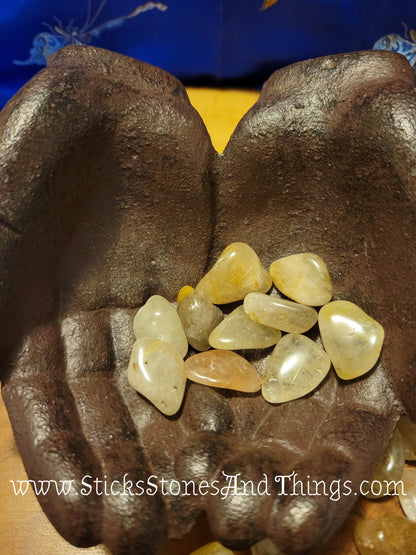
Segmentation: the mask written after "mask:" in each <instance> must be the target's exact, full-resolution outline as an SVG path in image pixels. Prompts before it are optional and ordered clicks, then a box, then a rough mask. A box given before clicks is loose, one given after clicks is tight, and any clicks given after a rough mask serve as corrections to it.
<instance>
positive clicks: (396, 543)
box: [354, 513, 416, 555]
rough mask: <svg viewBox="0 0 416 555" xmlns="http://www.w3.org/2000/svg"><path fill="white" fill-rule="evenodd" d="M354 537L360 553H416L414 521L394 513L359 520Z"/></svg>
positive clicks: (381, 554) (388, 554) (394, 554)
mask: <svg viewBox="0 0 416 555" xmlns="http://www.w3.org/2000/svg"><path fill="white" fill-rule="evenodd" d="M354 539H355V544H356V546H357V549H358V551H359V552H360V554H361V555H416V523H415V522H412V521H410V520H408V519H407V518H406V517H404V516H401V515H398V514H395V513H392V514H386V515H384V516H380V517H378V518H372V519H365V520H361V521H360V522H359V523H358V525H357V526H356V528H355V532H354Z"/></svg>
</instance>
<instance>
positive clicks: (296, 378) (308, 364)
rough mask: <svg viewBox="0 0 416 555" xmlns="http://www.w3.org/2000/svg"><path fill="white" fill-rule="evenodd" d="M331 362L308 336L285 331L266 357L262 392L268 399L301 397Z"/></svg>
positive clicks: (315, 383)
mask: <svg viewBox="0 0 416 555" xmlns="http://www.w3.org/2000/svg"><path fill="white" fill-rule="evenodd" d="M330 366H331V361H330V360H329V356H328V355H327V354H326V352H325V351H324V350H323V349H322V347H320V346H319V345H318V344H317V343H315V342H314V341H312V340H311V339H309V337H306V336H305V335H300V334H297V333H289V334H287V335H284V336H283V337H282V339H281V340H280V341H279V343H278V344H277V345H276V347H275V348H274V349H273V352H272V354H271V355H270V357H269V360H268V361H267V364H266V368H265V375H264V381H263V385H262V389H261V392H262V395H263V397H264V398H265V399H266V401H268V402H269V403H285V402H287V401H291V400H292V399H298V398H299V397H303V396H304V395H307V394H308V393H310V392H311V391H313V390H314V389H315V388H316V387H317V386H318V385H319V384H320V383H321V382H322V380H323V379H324V378H325V376H326V375H327V374H328V372H329V368H330Z"/></svg>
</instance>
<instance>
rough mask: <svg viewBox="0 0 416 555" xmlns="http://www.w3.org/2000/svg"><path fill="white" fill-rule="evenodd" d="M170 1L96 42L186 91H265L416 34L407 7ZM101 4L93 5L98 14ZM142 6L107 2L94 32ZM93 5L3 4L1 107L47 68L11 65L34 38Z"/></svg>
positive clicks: (373, 1)
mask: <svg viewBox="0 0 416 555" xmlns="http://www.w3.org/2000/svg"><path fill="white" fill-rule="evenodd" d="M262 1H263V0H223V1H221V0H192V1H190V0H165V4H166V5H167V6H168V9H167V10H166V11H164V12H162V11H158V10H156V9H155V10H152V11H148V12H146V13H142V14H140V15H138V16H137V17H134V18H131V19H128V20H126V21H124V23H123V24H122V25H121V26H118V27H114V28H109V29H107V30H105V31H103V32H102V34H101V36H99V37H93V38H92V39H91V43H92V44H95V45H97V46H100V47H104V48H109V49H111V50H115V51H117V52H121V53H124V54H128V55H130V56H133V57H136V58H139V59H141V60H144V61H146V62H149V63H151V64H155V65H157V66H159V67H162V68H164V69H166V70H167V71H169V72H171V73H173V74H174V75H176V76H177V77H179V78H180V79H181V80H183V81H185V83H199V84H217V85H221V84H227V85H230V84H234V85H236V84H238V85H240V86H260V85H261V83H262V82H263V81H264V80H265V79H266V78H267V77H268V76H269V75H270V74H271V73H272V72H273V71H274V70H275V69H278V68H279V67H282V66H284V65H287V64H289V63H292V62H295V61H299V60H304V59H307V58H312V57H316V56H322V55H326V54H333V53H338V52H347V51H352V50H362V49H367V48H371V47H372V46H373V44H374V42H375V41H376V39H378V38H379V37H380V36H382V35H384V34H387V33H392V32H394V33H401V34H403V33H404V27H403V25H402V23H405V24H407V26H408V27H409V29H410V28H412V27H416V2H415V1H413V0H411V1H409V0H360V1H359V0H278V2H277V3H276V4H275V5H274V6H272V7H271V8H269V9H267V10H265V11H261V6H262ZM100 2H101V0H92V11H95V10H96V9H97V8H98V6H99V4H100ZM140 3H145V0H143V1H142V2H140V0H107V2H106V3H105V5H104V7H103V9H102V11H101V13H100V15H99V17H98V18H97V20H96V22H95V23H94V25H93V27H96V26H98V25H101V24H102V23H104V22H106V21H109V20H112V19H114V18H118V17H120V16H123V15H127V14H129V13H130V12H132V11H133V10H134V8H136V7H137V6H138V5H139V4H140ZM87 7H88V0H60V1H59V2H51V1H50V0H1V3H0V45H1V48H0V52H1V56H0V106H1V105H3V104H4V103H5V102H6V101H7V100H8V98H10V97H11V96H12V95H13V94H14V93H15V92H16V90H17V89H18V88H20V86H22V85H23V84H24V82H25V81H27V80H28V79H30V77H32V76H33V75H34V74H35V73H36V72H37V71H39V69H40V68H41V66H39V65H23V66H22V65H15V64H14V60H18V61H19V60H20V61H24V60H27V59H28V58H29V57H30V55H29V52H30V49H31V48H32V43H33V39H34V38H35V37H36V36H37V35H38V34H39V33H42V32H45V31H46V32H47V31H48V29H47V28H46V27H45V26H44V25H43V24H42V22H47V23H49V24H51V25H56V24H57V23H56V21H55V20H54V17H56V18H58V19H59V20H61V21H62V24H63V26H64V27H65V26H67V25H68V24H69V23H70V22H71V20H72V21H73V25H74V26H78V27H82V25H83V23H84V22H85V19H86V14H87Z"/></svg>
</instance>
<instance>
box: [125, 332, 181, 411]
mask: <svg viewBox="0 0 416 555" xmlns="http://www.w3.org/2000/svg"><path fill="white" fill-rule="evenodd" d="M127 379H128V381H129V383H130V385H131V386H132V387H133V388H134V389H135V390H136V391H138V392H139V393H141V394H142V395H143V396H144V397H146V398H147V399H148V400H149V401H150V402H151V403H153V404H154V405H155V407H157V408H158V409H159V410H160V411H161V412H163V413H164V414H166V415H169V416H171V415H173V414H176V413H177V412H178V410H179V408H180V406H181V404H182V400H183V396H184V392H185V384H186V373H185V363H184V361H183V358H182V357H181V356H180V354H179V353H178V351H177V350H176V349H175V348H174V347H173V346H172V345H170V344H169V343H166V342H165V341H161V340H160V339H154V338H150V337H140V338H139V339H137V340H136V341H135V343H134V345H133V349H132V352H131V356H130V362H129V366H128V369H127Z"/></svg>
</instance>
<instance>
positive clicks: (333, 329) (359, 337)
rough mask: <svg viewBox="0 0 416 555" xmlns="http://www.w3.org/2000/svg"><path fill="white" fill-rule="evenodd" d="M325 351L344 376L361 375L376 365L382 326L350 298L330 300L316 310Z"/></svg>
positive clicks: (382, 337) (344, 378)
mask: <svg viewBox="0 0 416 555" xmlns="http://www.w3.org/2000/svg"><path fill="white" fill-rule="evenodd" d="M318 322H319V330H320V332H321V339H322V342H323V345H324V348H325V350H326V352H327V353H328V354H329V358H330V359H331V362H332V364H333V366H334V368H335V371H336V373H337V374H338V376H339V377H340V378H342V379H343V380H351V379H354V378H357V377H358V376H362V375H363V374H365V373H366V372H368V371H369V370H371V368H372V367H373V366H374V365H375V363H376V362H377V360H378V357H379V355H380V351H381V347H382V345H383V340H384V330H383V328H382V326H381V325H380V324H379V323H378V322H376V321H375V320H373V318H371V317H370V316H369V315H368V314H366V313H365V312H364V311H363V310H361V308H359V307H358V306H357V305H356V304H354V303H352V302H350V301H332V302H330V303H328V304H327V305H325V306H323V307H322V308H321V310H320V311H319V317H318Z"/></svg>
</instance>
